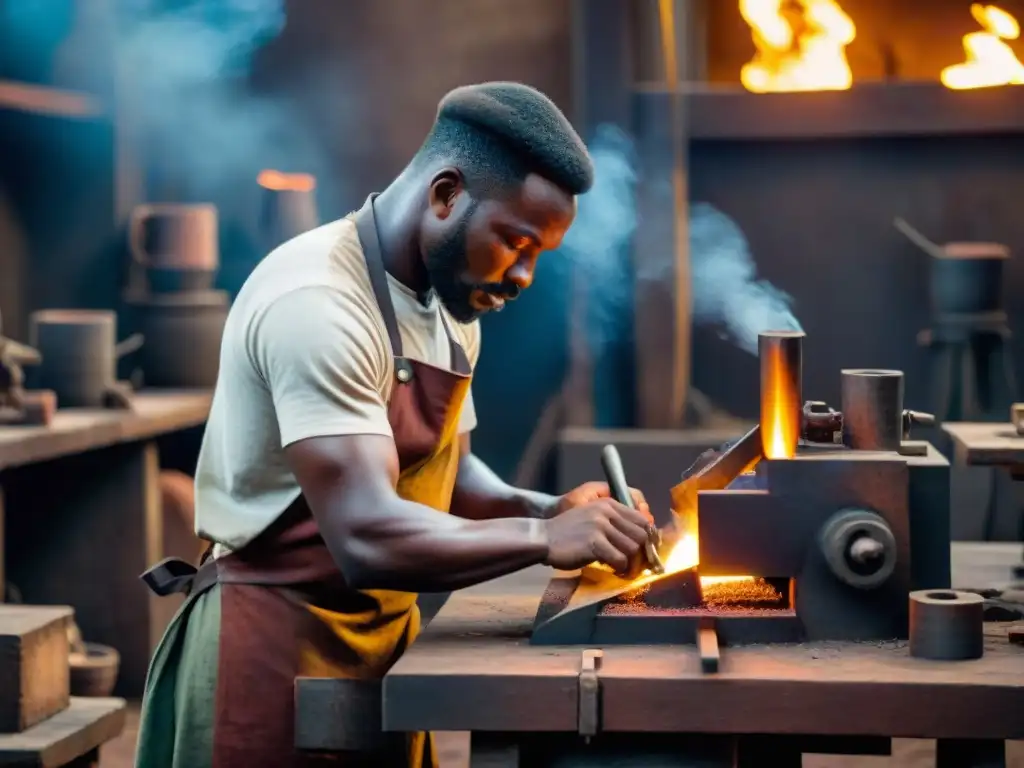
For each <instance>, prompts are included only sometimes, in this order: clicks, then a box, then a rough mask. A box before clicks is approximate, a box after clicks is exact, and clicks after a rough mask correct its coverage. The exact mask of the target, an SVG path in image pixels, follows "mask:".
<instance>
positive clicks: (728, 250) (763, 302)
mask: <svg viewBox="0 0 1024 768" xmlns="http://www.w3.org/2000/svg"><path fill="white" fill-rule="evenodd" d="M590 154H591V157H592V158H593V161H594V171H595V176H594V187H593V189H591V191H590V192H588V193H587V194H586V195H584V196H582V197H581V198H580V200H579V211H578V213H577V216H576V222H575V224H574V225H573V226H572V228H571V229H570V230H569V232H568V233H567V235H566V237H565V240H564V241H563V243H562V248H561V252H562V254H563V255H564V256H566V257H568V258H567V259H565V263H566V264H567V266H570V267H572V268H573V269H574V270H575V269H579V270H581V271H582V274H583V275H584V280H585V283H586V285H587V286H588V295H587V301H588V307H587V309H588V312H587V323H588V324H589V326H590V327H589V329H588V330H589V333H590V335H591V337H592V339H594V340H595V341H596V342H597V343H600V344H607V343H609V342H610V341H612V340H614V339H616V338H617V337H618V336H621V335H622V328H623V327H624V323H623V318H624V317H627V316H628V314H627V313H629V312H630V311H631V309H630V308H631V306H632V301H633V280H632V279H631V277H630V275H631V266H630V264H629V253H630V245H631V241H632V238H633V234H634V233H635V231H636V228H637V225H638V223H639V221H638V213H637V198H636V184H637V172H636V160H635V153H634V148H633V143H632V141H631V140H630V138H629V137H628V136H626V135H625V134H624V133H622V132H621V131H619V130H618V129H616V128H613V127H610V126H602V127H601V128H599V129H598V131H597V132H596V134H595V137H594V139H593V141H592V142H591V144H590ZM664 193H665V195H666V199H665V203H664V204H665V205H671V198H670V197H669V195H671V190H670V189H668V188H665V190H664ZM689 225H690V268H691V274H692V292H693V318H694V320H695V321H696V322H700V323H705V324H709V325H717V326H720V327H721V329H722V331H723V332H724V334H725V336H726V337H727V338H729V339H730V340H731V341H732V343H733V344H735V345H736V346H737V347H739V348H740V349H742V350H744V351H746V352H748V353H750V354H752V355H756V354H757V336H758V334H759V333H761V332H762V331H769V330H771V331H783V330H802V328H801V327H800V323H799V322H798V321H797V319H796V317H795V316H794V314H793V312H792V304H793V301H792V298H791V297H790V296H788V295H787V294H786V293H784V292H782V291H780V290H778V289H777V288H775V287H774V286H773V285H771V284H770V283H769V282H767V281H766V280H762V279H758V277H757V265H756V264H755V263H754V258H753V256H752V255H751V253H750V246H749V244H748V243H747V240H746V238H745V237H744V236H743V232H742V231H741V230H740V228H739V226H738V225H737V224H736V222H735V221H733V220H732V219H730V218H729V217H728V216H727V215H725V214H724V213H722V212H721V211H719V210H718V209H716V208H714V207H713V206H711V205H709V204H707V203H697V204H694V205H692V206H691V207H690V221H689ZM665 247H666V249H668V248H670V247H671V244H670V243H666V244H665ZM670 264H671V256H670V254H669V253H668V251H667V250H666V253H665V258H664V260H660V261H659V260H650V259H645V260H644V265H645V266H644V273H643V274H642V275H639V277H642V278H643V279H644V280H645V281H657V280H659V279H665V280H668V279H669V275H668V267H669V265H670ZM659 269H660V270H662V271H663V272H664V274H657V273H653V274H652V270H659Z"/></svg>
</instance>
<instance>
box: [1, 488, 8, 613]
mask: <svg viewBox="0 0 1024 768" xmlns="http://www.w3.org/2000/svg"><path fill="white" fill-rule="evenodd" d="M4 528H6V525H5V523H4V489H3V486H2V485H0V603H2V602H4V600H6V599H7V598H6V595H7V581H6V579H5V574H6V573H7V563H6V561H5V559H4V552H5V546H6V545H5V544H4Z"/></svg>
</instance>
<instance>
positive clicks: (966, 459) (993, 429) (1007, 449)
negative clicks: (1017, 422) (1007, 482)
mask: <svg viewBox="0 0 1024 768" xmlns="http://www.w3.org/2000/svg"><path fill="white" fill-rule="evenodd" d="M942 428H943V430H945V432H946V433H947V434H948V435H949V436H950V437H952V438H953V442H954V443H955V445H956V453H957V460H958V461H959V462H960V463H964V464H968V465H976V466H985V467H1012V466H1017V465H1021V464H1024V437H1020V436H1018V435H1017V431H1016V430H1015V429H1014V428H1013V425H1012V424H1010V423H1009V422H1007V423H1005V424H984V423H979V422H969V421H962V422H952V423H946V424H943V425H942Z"/></svg>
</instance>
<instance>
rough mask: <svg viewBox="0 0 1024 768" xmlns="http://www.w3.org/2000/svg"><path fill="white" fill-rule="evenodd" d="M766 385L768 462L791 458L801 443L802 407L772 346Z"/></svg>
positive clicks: (763, 407)
mask: <svg viewBox="0 0 1024 768" xmlns="http://www.w3.org/2000/svg"><path fill="white" fill-rule="evenodd" d="M762 354H764V355H768V356H769V357H768V360H767V371H768V382H767V386H765V385H764V384H762V388H761V445H762V448H763V450H764V457H765V458H766V459H791V458H793V456H795V455H796V446H797V443H798V442H799V441H800V415H801V411H800V405H799V403H798V402H797V400H798V397H799V396H798V394H797V392H796V389H795V387H794V386H793V380H792V378H791V376H790V372H789V371H787V370H786V368H785V364H784V362H783V356H782V353H781V351H780V350H779V348H778V347H769V348H768V349H766V350H765V351H764V352H762Z"/></svg>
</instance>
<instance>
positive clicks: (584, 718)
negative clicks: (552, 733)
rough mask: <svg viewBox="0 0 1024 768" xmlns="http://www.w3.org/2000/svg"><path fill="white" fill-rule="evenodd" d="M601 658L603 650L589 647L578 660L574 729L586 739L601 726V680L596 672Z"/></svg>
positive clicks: (598, 669)
mask: <svg viewBox="0 0 1024 768" xmlns="http://www.w3.org/2000/svg"><path fill="white" fill-rule="evenodd" d="M603 658H604V651H602V650H599V649H596V648H591V649H587V650H585V651H584V652H583V657H582V659H581V660H580V675H579V709H578V711H577V721H576V730H577V731H579V734H580V736H583V737H584V738H585V739H586V740H588V741H589V740H590V737H591V736H596V735H597V732H598V730H599V729H600V727H601V681H600V679H599V678H598V673H599V672H600V671H601V660H602V659H603Z"/></svg>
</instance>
